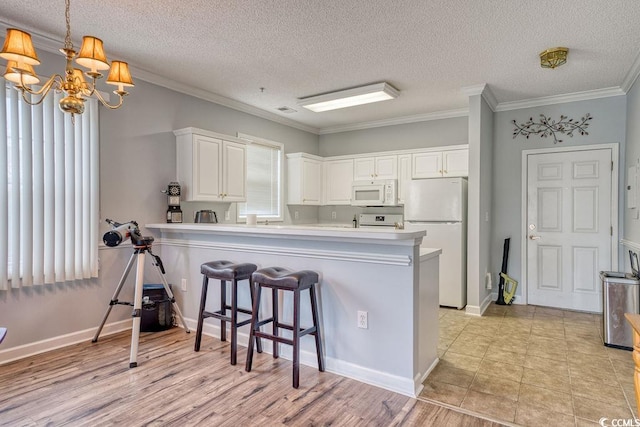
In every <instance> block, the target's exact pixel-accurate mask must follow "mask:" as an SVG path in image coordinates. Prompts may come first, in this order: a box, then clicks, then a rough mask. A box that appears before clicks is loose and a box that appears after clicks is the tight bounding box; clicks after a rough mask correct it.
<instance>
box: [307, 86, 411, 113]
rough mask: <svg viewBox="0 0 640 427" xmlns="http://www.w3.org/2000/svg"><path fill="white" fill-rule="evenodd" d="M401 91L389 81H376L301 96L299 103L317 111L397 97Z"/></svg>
mask: <svg viewBox="0 0 640 427" xmlns="http://www.w3.org/2000/svg"><path fill="white" fill-rule="evenodd" d="M399 94H400V92H399V91H398V90H397V89H396V88H394V87H393V86H391V85H390V84H389V83H385V82H383V83H376V84H372V85H368V86H360V87H356V88H353V89H346V90H341V91H338V92H330V93H325V94H322V95H317V96H309V97H306V98H300V99H299V102H298V105H299V106H301V107H304V108H306V109H308V110H311V111H314V112H316V113H319V112H322V111H329V110H337V109H339V108H345V107H353V106H354V105H362V104H369V103H371V102H378V101H386V100H388V99H394V98H396V97H397V96H398V95H399Z"/></svg>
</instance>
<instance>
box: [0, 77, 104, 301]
mask: <svg viewBox="0 0 640 427" xmlns="http://www.w3.org/2000/svg"><path fill="white" fill-rule="evenodd" d="M61 98H62V94H57V93H56V94H55V95H54V94H53V93H50V94H49V95H48V96H47V97H46V98H45V99H44V101H43V102H42V104H40V105H36V106H30V105H28V104H27V103H25V102H23V101H22V100H21V99H20V94H19V92H18V91H16V90H13V89H9V88H7V87H6V85H5V84H4V82H2V83H0V140H4V141H5V143H4V144H2V146H0V290H7V289H9V288H20V287H26V286H33V285H44V284H50V283H56V282H68V281H73V280H81V279H88V278H91V277H97V276H98V202H99V198H98V189H99V183H98V177H99V175H98V166H99V158H98V149H99V144H98V137H99V131H98V105H97V101H96V100H87V101H86V102H85V112H84V114H82V115H77V116H76V117H75V123H73V122H72V120H71V115H70V114H65V113H63V112H62V111H60V109H59V108H58V102H59V100H60V99H61ZM3 101H4V102H3Z"/></svg>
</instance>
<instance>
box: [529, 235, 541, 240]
mask: <svg viewBox="0 0 640 427" xmlns="http://www.w3.org/2000/svg"><path fill="white" fill-rule="evenodd" d="M529 239H531V240H540V236H534V235H533V234H532V235H530V236H529Z"/></svg>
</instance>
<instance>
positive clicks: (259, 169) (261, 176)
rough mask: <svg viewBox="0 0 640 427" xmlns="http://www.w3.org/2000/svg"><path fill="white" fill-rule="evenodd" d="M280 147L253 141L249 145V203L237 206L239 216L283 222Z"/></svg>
mask: <svg viewBox="0 0 640 427" xmlns="http://www.w3.org/2000/svg"><path fill="white" fill-rule="evenodd" d="M281 151H282V149H281V147H279V146H275V145H266V144H262V143H257V142H253V143H252V144H249V145H248V146H247V202H246V203H238V209H239V216H240V217H245V216H246V214H247V213H255V214H257V216H258V217H259V218H265V219H271V218H274V219H281V215H282V214H281V206H282V203H281V200H280V199H281V190H280V187H281V183H280V181H281V179H280V177H281V161H280V159H281V156H282V154H281Z"/></svg>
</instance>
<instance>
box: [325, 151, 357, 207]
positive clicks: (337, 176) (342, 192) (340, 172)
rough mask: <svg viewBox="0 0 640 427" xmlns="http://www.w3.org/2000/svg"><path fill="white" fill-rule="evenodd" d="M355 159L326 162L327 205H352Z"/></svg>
mask: <svg viewBox="0 0 640 427" xmlns="http://www.w3.org/2000/svg"><path fill="white" fill-rule="evenodd" d="M352 182H353V159H342V160H326V161H325V162H324V203H323V204H325V205H349V204H351V183H352Z"/></svg>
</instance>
